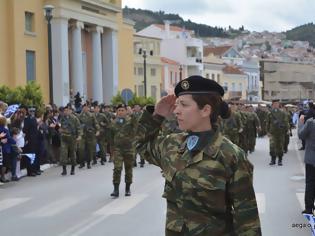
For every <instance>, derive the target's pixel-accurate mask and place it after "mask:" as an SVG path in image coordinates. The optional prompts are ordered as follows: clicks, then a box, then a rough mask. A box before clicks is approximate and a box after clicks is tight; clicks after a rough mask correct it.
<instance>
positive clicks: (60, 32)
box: [51, 18, 70, 106]
mask: <svg viewBox="0 0 315 236" xmlns="http://www.w3.org/2000/svg"><path fill="white" fill-rule="evenodd" d="M51 31H52V33H51V36H52V69H53V98H54V103H55V104H56V105H57V106H64V105H66V104H67V103H68V102H69V101H70V94H69V56H68V19H65V18H53V19H52V21H51Z"/></svg>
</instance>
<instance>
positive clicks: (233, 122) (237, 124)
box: [223, 112, 243, 146]
mask: <svg viewBox="0 0 315 236" xmlns="http://www.w3.org/2000/svg"><path fill="white" fill-rule="evenodd" d="M242 130H243V124H242V118H241V115H240V113H239V112H232V113H231V116H230V117H229V118H228V119H225V120H223V134H224V136H225V137H227V138H228V139H229V140H231V141H232V142H233V143H234V144H236V145H237V146H240V143H239V136H240V133H239V132H240V131H242Z"/></svg>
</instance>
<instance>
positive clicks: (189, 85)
mask: <svg viewBox="0 0 315 236" xmlns="http://www.w3.org/2000/svg"><path fill="white" fill-rule="evenodd" d="M213 92H217V93H218V94H220V96H223V95H224V89H223V88H222V86H221V85H220V84H218V83H217V82H215V81H214V80H211V79H206V78H204V77H202V76H200V75H193V76H190V77H188V78H186V79H184V80H182V81H180V82H179V83H178V84H177V85H176V87H175V91H174V93H175V95H176V97H178V96H180V95H183V94H207V93H213Z"/></svg>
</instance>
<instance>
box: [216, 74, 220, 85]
mask: <svg viewBox="0 0 315 236" xmlns="http://www.w3.org/2000/svg"><path fill="white" fill-rule="evenodd" d="M217 82H218V84H220V74H217Z"/></svg>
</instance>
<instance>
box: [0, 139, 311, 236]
mask: <svg viewBox="0 0 315 236" xmlns="http://www.w3.org/2000/svg"><path fill="white" fill-rule="evenodd" d="M298 147H300V144H299V142H298V140H297V138H296V136H294V137H293V138H291V141H290V146H289V152H288V153H287V154H286V155H285V156H284V162H283V163H284V165H283V166H282V167H279V166H274V167H270V166H269V165H268V163H269V161H270V159H269V154H268V152H269V142H268V139H267V138H266V137H265V138H258V139H257V144H256V151H255V152H254V153H253V154H250V155H249V159H250V160H251V162H252V163H253V164H254V166H255V170H254V186H255V192H256V198H257V202H258V206H259V212H260V220H261V224H262V233H263V235H266V236H279V235H286V236H295V235H299V236H300V235H301V236H306V235H311V233H310V229H308V228H307V227H303V225H302V227H300V224H306V223H307V221H306V220H305V219H304V218H303V216H302V215H301V211H302V210H303V207H304V203H303V202H304V181H305V180H304V177H303V175H304V165H303V163H302V160H303V155H304V152H303V151H298V150H297V149H298ZM112 168H113V164H112V163H106V165H105V166H101V165H100V164H98V165H96V166H93V167H92V169H90V170H87V169H82V170H77V171H76V175H75V176H70V175H67V176H65V177H62V176H61V175H60V173H61V167H52V168H50V169H47V170H45V172H44V173H43V174H42V175H41V176H38V177H35V178H32V177H28V178H23V179H21V180H20V181H19V182H11V183H8V184H5V185H2V186H1V187H0V228H1V235H8V236H21V235H26V236H28V235H32V236H37V235H38V236H42V235H45V236H50V235H51V236H66V235H83V236H85V235H89V236H97V235H100V236H104V235H109V236H126V235H130V236H149V235H150V236H162V235H164V222H165V211H166V209H165V207H166V204H165V200H164V199H163V198H162V197H161V195H162V192H163V186H164V184H163V182H164V181H163V178H162V176H161V173H160V170H159V169H158V168H157V167H155V166H153V165H148V164H146V165H145V167H144V168H140V167H136V168H134V184H133V185H132V188H131V191H132V196H131V197H125V196H124V187H125V186H124V183H122V184H121V185H120V197H119V198H118V199H111V198H110V196H109V195H110V193H111V192H112V190H113V187H112ZM123 179H124V177H122V180H123ZM296 224H299V227H297V225H296Z"/></svg>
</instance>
